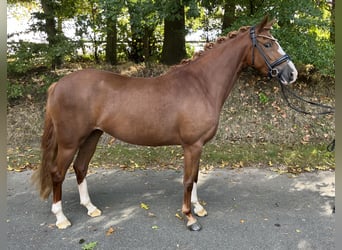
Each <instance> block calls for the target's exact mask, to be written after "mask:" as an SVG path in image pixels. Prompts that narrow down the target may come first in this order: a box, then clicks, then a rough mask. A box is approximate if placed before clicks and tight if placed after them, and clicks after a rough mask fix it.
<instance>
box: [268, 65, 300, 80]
mask: <svg viewBox="0 0 342 250" xmlns="http://www.w3.org/2000/svg"><path fill="white" fill-rule="evenodd" d="M275 69H276V70H277V71H278V72H276V71H275V72H274V73H277V75H278V78H279V81H280V82H281V83H282V84H291V83H294V82H295V81H296V80H297V76H298V71H297V69H296V67H295V66H294V64H293V62H292V61H288V62H287V63H286V64H285V66H284V67H283V68H281V69H277V68H275ZM275 69H273V70H275ZM273 70H272V71H273ZM272 76H273V72H272Z"/></svg>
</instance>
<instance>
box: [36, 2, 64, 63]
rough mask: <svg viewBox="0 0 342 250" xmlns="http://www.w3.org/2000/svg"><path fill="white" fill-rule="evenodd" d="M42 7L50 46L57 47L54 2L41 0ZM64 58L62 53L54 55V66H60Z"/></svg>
mask: <svg viewBox="0 0 342 250" xmlns="http://www.w3.org/2000/svg"><path fill="white" fill-rule="evenodd" d="M41 4H42V8H43V11H44V15H45V32H46V34H47V41H48V43H49V48H55V47H56V46H58V36H57V34H58V31H57V27H56V21H55V13H54V6H53V5H54V4H53V1H51V0H41ZM62 62H63V58H62V56H60V55H53V57H52V62H51V65H52V68H53V69H54V68H58V67H60V66H61V65H62Z"/></svg>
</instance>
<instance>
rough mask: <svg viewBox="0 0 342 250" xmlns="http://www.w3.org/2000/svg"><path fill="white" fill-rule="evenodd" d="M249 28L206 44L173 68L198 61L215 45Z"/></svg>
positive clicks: (247, 27)
mask: <svg viewBox="0 0 342 250" xmlns="http://www.w3.org/2000/svg"><path fill="white" fill-rule="evenodd" d="M249 28H250V26H242V27H240V28H239V30H237V31H236V30H235V31H230V32H229V33H228V34H227V35H226V36H221V37H218V38H217V39H216V41H215V42H209V43H206V44H205V45H204V47H203V50H200V51H198V52H195V53H194V54H193V56H192V57H191V58H187V59H183V60H182V61H181V62H180V63H179V64H177V65H175V66H173V67H179V66H182V65H186V64H189V63H191V62H192V61H194V60H196V59H198V58H199V57H201V56H202V55H204V54H205V53H206V52H207V51H208V50H210V49H212V48H214V47H215V45H217V44H221V43H223V42H225V41H226V40H229V39H233V38H235V37H237V36H238V35H239V34H240V33H243V32H245V31H247V30H248V29H249Z"/></svg>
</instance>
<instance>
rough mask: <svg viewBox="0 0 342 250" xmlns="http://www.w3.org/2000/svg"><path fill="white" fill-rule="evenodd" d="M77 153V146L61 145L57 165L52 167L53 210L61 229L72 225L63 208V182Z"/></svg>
mask: <svg viewBox="0 0 342 250" xmlns="http://www.w3.org/2000/svg"><path fill="white" fill-rule="evenodd" d="M75 153H76V148H63V147H61V146H59V147H58V153H57V158H56V163H57V166H56V167H54V168H53V169H51V177H52V185H53V204H52V209H51V211H52V212H53V213H54V214H55V216H56V219H57V221H56V226H57V227H58V228H59V229H65V228H67V227H69V226H70V225H71V223H70V221H69V220H68V219H67V218H66V217H65V215H64V213H63V210H62V183H63V181H64V178H65V174H66V171H67V169H68V167H69V166H70V164H71V162H72V160H73V157H74V155H75Z"/></svg>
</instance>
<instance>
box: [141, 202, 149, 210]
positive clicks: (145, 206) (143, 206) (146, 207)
mask: <svg viewBox="0 0 342 250" xmlns="http://www.w3.org/2000/svg"><path fill="white" fill-rule="evenodd" d="M140 207H141V208H143V209H145V210H148V209H149V206H148V205H146V204H145V203H143V202H141V203H140Z"/></svg>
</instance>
